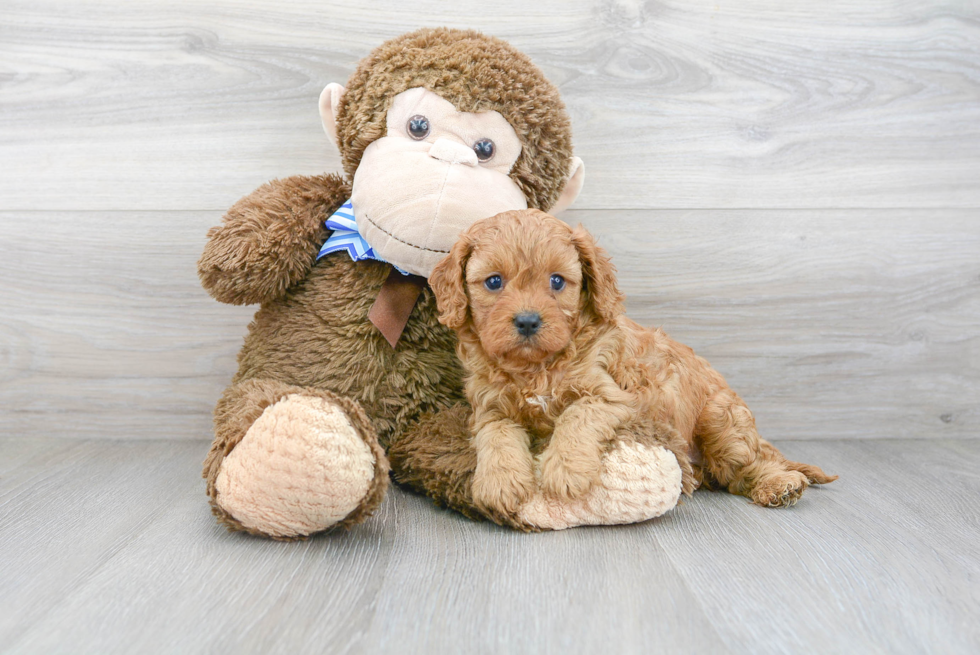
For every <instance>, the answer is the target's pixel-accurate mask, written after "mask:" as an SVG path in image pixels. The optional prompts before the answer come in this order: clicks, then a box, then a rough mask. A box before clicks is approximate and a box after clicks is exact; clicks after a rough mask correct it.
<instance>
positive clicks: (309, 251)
mask: <svg viewBox="0 0 980 655" xmlns="http://www.w3.org/2000/svg"><path fill="white" fill-rule="evenodd" d="M349 197H350V187H348V186H347V184H346V183H345V182H344V181H343V179H342V178H341V177H340V176H339V175H318V176H314V177H307V176H301V175H297V176H294V177H288V178H286V179H284V180H274V181H272V182H269V183H268V184H264V185H262V186H261V187H259V188H258V189H256V190H255V191H253V192H252V193H250V194H249V195H247V196H245V197H244V198H242V199H241V200H239V201H238V202H236V203H235V204H234V205H233V206H232V207H231V209H229V210H228V213H226V214H225V217H224V219H223V220H222V223H221V225H219V226H217V227H213V228H211V229H210V230H209V231H208V243H207V245H206V246H205V247H204V253H203V254H202V255H201V259H200V260H199V261H198V263H197V273H198V276H199V277H200V278H201V284H202V285H203V286H204V288H205V289H207V291H208V293H210V294H211V295H212V296H214V298H215V299H217V300H220V301H221V302H226V303H231V304H235V305H250V304H253V303H261V302H266V301H269V300H274V299H276V298H279V297H281V296H282V295H283V294H285V292H286V289H288V288H289V287H291V286H292V285H294V284H296V283H297V282H299V281H300V280H302V279H303V278H305V277H306V276H307V274H308V273H309V272H310V269H312V268H313V264H315V263H316V255H317V252H318V250H319V248H320V246H321V245H322V244H323V242H324V241H325V240H326V238H327V235H328V233H329V231H328V230H327V229H326V228H324V227H323V222H324V221H325V220H326V219H327V218H329V217H330V214H331V213H332V212H334V211H335V210H336V209H337V208H338V207H340V205H341V204H342V203H343V202H344V201H345V200H347V199H348V198H349Z"/></svg>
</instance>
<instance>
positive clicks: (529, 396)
mask: <svg viewBox="0 0 980 655" xmlns="http://www.w3.org/2000/svg"><path fill="white" fill-rule="evenodd" d="M580 395H581V394H576V393H575V392H574V391H573V390H571V389H569V388H567V387H565V386H559V385H555V386H553V387H550V388H549V386H537V387H531V388H527V387H526V388H521V389H517V390H515V393H514V397H513V405H514V406H515V407H516V409H517V415H516V416H514V417H513V418H514V419H515V420H516V421H517V422H518V423H520V424H521V425H522V426H523V427H524V428H525V429H526V430H527V431H528V432H529V433H530V434H531V436H532V437H534V440H535V441H538V440H547V439H548V438H549V437H550V436H551V433H552V431H554V429H555V421H557V420H558V417H559V416H561V414H562V412H564V411H565V409H566V408H567V407H568V405H569V404H571V403H573V402H575V400H576V399H578V398H579V397H580Z"/></svg>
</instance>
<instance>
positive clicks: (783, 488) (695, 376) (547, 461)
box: [429, 209, 837, 513]
mask: <svg viewBox="0 0 980 655" xmlns="http://www.w3.org/2000/svg"><path fill="white" fill-rule="evenodd" d="M429 283H430V285H431V286H432V289H433V291H434V292H435V295H436V299H437V301H438V305H439V311H440V314H441V316H440V320H441V321H442V322H443V323H444V324H445V325H447V326H448V327H450V328H452V329H454V330H456V332H457V333H458V336H459V355H460V358H461V359H462V362H463V365H464V366H465V368H466V370H467V373H468V377H467V381H466V395H467V398H468V399H469V402H470V404H471V405H472V407H473V418H472V425H471V429H472V435H473V436H472V443H473V446H474V448H475V450H476V456H477V465H476V471H475V473H474V475H473V482H472V493H473V498H474V501H475V502H476V503H477V504H478V505H479V506H481V507H482V508H484V509H486V510H488V511H504V512H508V513H513V512H514V511H515V510H516V509H517V508H518V507H519V506H520V505H521V503H523V502H524V501H525V500H527V499H528V498H529V497H530V495H531V493H532V492H533V491H534V489H535V485H536V484H538V481H537V479H536V476H535V454H539V471H538V473H539V475H540V485H541V488H542V490H543V491H544V492H545V493H547V494H550V495H553V496H556V497H561V498H564V499H568V500H574V499H576V498H580V497H581V496H583V495H585V494H586V493H587V492H588V491H589V489H590V488H591V487H592V485H593V484H595V483H596V482H597V481H598V480H599V472H600V464H601V457H602V454H603V450H604V449H605V448H607V447H609V445H610V444H611V443H613V442H614V441H615V440H616V439H617V435H621V434H627V433H630V432H633V433H634V434H638V433H639V432H641V431H642V432H643V433H645V434H648V435H649V434H651V433H652V432H656V433H657V434H658V435H663V434H664V432H665V431H664V429H663V426H665V425H666V426H669V427H668V430H667V433H668V436H667V437H666V438H665V437H663V436H660V437H659V438H660V439H661V440H665V441H666V442H667V443H665V444H664V445H665V446H666V447H668V448H669V449H670V450H672V451H673V452H674V454H675V455H676V456H677V458H678V463H679V464H680V465H681V468H682V470H683V471H684V478H685V483H684V489H685V491H687V492H690V491H692V490H693V489H694V488H695V487H696V486H697V485H699V484H702V483H706V484H709V485H712V486H723V487H727V488H728V490H729V491H730V492H732V493H735V494H742V495H744V496H748V497H749V498H751V499H752V500H753V501H755V502H756V503H758V504H760V505H765V506H767V507H781V506H788V505H793V504H794V503H796V501H797V500H798V499H799V498H800V495H801V494H802V493H803V491H804V489H806V487H807V485H808V484H823V483H827V482H831V481H833V480H835V479H837V478H836V476H830V475H827V474H825V473H824V472H823V471H822V470H820V469H819V468H818V467H816V466H810V465H807V464H800V463H798V462H792V461H789V460H787V459H786V458H784V457H783V456H782V454H780V452H779V451H778V450H776V448H775V447H773V446H772V445H771V444H770V443H768V442H767V441H765V440H763V439H762V438H761V437H760V436H759V434H758V432H756V429H755V419H754V418H753V417H752V412H750V411H749V408H748V407H746V405H745V403H744V402H742V399H741V398H739V397H738V395H737V394H736V393H735V392H734V391H732V390H731V388H729V386H728V385H727V384H726V383H725V380H724V379H723V378H722V376H721V375H719V374H718V373H717V372H716V371H715V370H714V369H712V368H711V366H709V365H708V362H707V361H705V360H704V359H702V358H700V357H698V356H697V355H695V354H694V352H693V351H692V350H691V349H690V348H688V347H687V346H684V345H682V344H679V343H677V342H675V341H672V340H671V339H670V338H669V337H668V336H667V335H666V334H665V333H664V332H663V331H662V330H659V329H649V330H648V329H645V328H642V327H640V326H639V325H637V324H636V323H634V322H633V321H632V320H630V319H629V318H627V317H626V315H625V314H624V311H623V305H622V300H623V295H622V294H621V293H620V291H619V289H618V287H617V285H616V277H615V271H614V269H613V266H612V264H611V262H610V261H609V258H608V256H607V255H606V253H605V251H604V250H602V249H601V248H599V247H597V246H596V243H595V240H594V239H593V237H592V236H591V235H590V234H589V233H588V232H586V231H585V230H584V229H583V228H581V227H579V228H577V229H574V230H573V229H572V228H570V227H569V226H568V225H566V224H565V223H563V222H561V221H559V220H558V219H556V218H554V217H552V216H549V215H548V214H545V213H544V212H541V211H538V210H533V209H528V210H522V211H510V212H504V213H502V214H498V215H497V216H494V217H492V218H488V219H486V220H483V221H480V222H478V223H476V224H474V225H473V226H472V227H470V228H469V229H468V230H467V231H466V232H464V233H463V234H462V236H461V237H460V239H459V241H457V242H456V244H455V245H454V246H453V248H452V250H451V251H450V253H449V255H448V256H447V257H446V258H445V259H444V260H443V261H442V262H440V263H439V264H438V265H437V266H436V268H435V270H434V271H433V272H432V275H431V276H430V278H429ZM670 435H673V436H670ZM692 459H693V460H695V461H697V462H698V463H697V464H696V465H695V466H692V464H691V460H692Z"/></svg>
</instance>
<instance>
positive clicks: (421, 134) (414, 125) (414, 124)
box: [406, 114, 429, 141]
mask: <svg viewBox="0 0 980 655" xmlns="http://www.w3.org/2000/svg"><path fill="white" fill-rule="evenodd" d="M406 128H407V129H408V136H410V137H412V138H413V139H415V140H416V141H421V140H422V139H424V138H425V137H427V136H429V119H428V118H426V117H425V116H422V115H421V114H416V115H415V116H412V117H411V118H409V119H408V125H407V126H406Z"/></svg>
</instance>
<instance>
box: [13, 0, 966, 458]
mask: <svg viewBox="0 0 980 655" xmlns="http://www.w3.org/2000/svg"><path fill="white" fill-rule="evenodd" d="M423 25H449V26H454V27H475V28H478V29H482V30H484V31H486V32H488V33H491V34H495V35H497V36H501V37H503V38H506V39H508V40H510V41H511V42H512V43H514V44H515V45H516V46H518V47H519V48H521V49H522V50H524V51H525V52H527V53H528V54H530V55H531V56H532V57H533V58H534V60H535V61H536V62H537V63H538V64H539V65H540V66H541V67H542V69H544V71H545V72H546V73H547V74H548V76H549V77H550V78H551V79H552V80H553V81H554V82H556V83H557V84H558V85H559V86H560V87H561V90H562V92H563V94H564V97H565V101H566V103H567V105H568V107H569V110H570V113H571V116H572V120H573V125H574V130H575V137H576V148H577V153H578V154H579V155H580V156H581V157H582V158H583V159H584V160H585V162H586V166H587V181H586V186H585V189H584V191H583V193H582V196H581V198H580V199H579V202H578V203H577V205H576V209H575V210H574V211H570V212H568V214H566V218H567V219H568V220H569V221H572V222H578V221H581V222H582V223H584V224H585V225H586V226H587V227H589V228H590V229H592V230H593V231H594V232H595V233H597V234H599V235H600V240H601V242H602V243H603V244H604V245H605V246H606V247H607V248H608V249H609V250H610V252H611V253H612V255H613V257H614V260H615V261H616V263H617V265H618V267H619V270H620V273H621V281H622V284H623V286H624V287H625V289H626V291H627V292H628V294H629V296H630V301H629V311H630V313H631V315H633V316H634V317H635V318H637V319H639V320H641V321H643V322H646V323H649V324H657V325H662V326H664V327H665V328H666V329H667V330H668V331H669V332H671V333H672V334H673V335H674V336H675V337H676V338H678V339H680V340H682V341H684V342H686V343H688V344H689V345H691V346H693V347H694V348H695V349H696V350H698V351H699V352H700V353H702V354H704V355H706V356H707V357H708V358H709V359H710V360H711V361H712V362H713V363H714V364H715V366H716V367H717V368H718V369H720V370H721V371H722V372H723V373H724V374H725V375H726V376H727V377H728V379H729V381H730V382H731V383H732V385H733V386H734V387H735V388H736V389H738V390H739V391H740V392H741V393H742V395H743V396H744V397H745V398H746V399H747V400H748V402H749V403H750V405H751V406H752V407H753V408H754V409H755V411H756V414H757V417H758V422H759V425H760V428H761V429H762V431H763V432H764V434H766V435H767V436H769V437H771V438H773V439H793V438H801V439H802V438H840V437H847V438H876V437H878V438H881V437H907V438H916V439H933V438H943V437H968V438H976V437H977V436H978V429H977V428H978V424H980V4H978V3H977V2H972V1H968V0H963V1H958V0H942V1H933V2H928V1H926V0H904V1H900V0H867V1H864V2H860V3H857V2H834V1H830V2H813V1H812V0H727V1H721V2H719V1H718V0H711V1H686V2H681V1H680V0H669V1H666V2H647V3H639V2H627V1H622V2H609V1H602V0H588V1H584V2H571V1H569V0H545V1H540V0H539V1H538V2H534V3H527V2H521V1H519V0H506V1H504V2H497V3H487V2H479V3H476V2H453V3H444V2H437V1H436V0H415V1H414V2H410V3H409V2H395V1H385V2H372V3H370V4H369V5H368V4H367V3H365V6H364V7H360V8H359V7H357V6H352V3H350V2H313V1H311V0H289V1H281V0H280V1H276V2H273V1H271V0H253V1H243V2H208V3H199V2H191V1H184V2H178V1H172V0H168V1H166V2H164V1H162V0H147V1H144V2H138V3H135V2H97V1H94V0H31V1H30V2H27V1H15V0H7V1H5V2H4V3H3V4H2V6H0V433H2V434H7V435H20V436H24V435H27V436H34V435H36V436H42V435H45V436H84V437H108V438H119V439H139V438H198V439H200V438H207V437H208V436H209V433H210V411H211V407H212V405H213V403H214V401H215V400H216V398H217V396H218V394H219V393H220V392H221V389H222V388H223V386H224V385H225V384H226V383H227V381H228V379H229V378H230V376H231V375H232V373H233V371H234V358H235V353H236V352H237V350H238V348H239V346H240V344H241V338H242V336H243V334H244V332H245V327H246V325H247V323H248V320H249V317H250V315H251V313H252V312H253V311H254V308H240V307H229V306H223V305H219V304H218V303H216V302H214V301H212V300H211V299H210V298H209V297H208V296H207V295H206V294H205V293H204V292H203V291H202V290H201V289H200V287H199V286H198V283H197V280H196V276H195V271H194V264H195V261H196V259H197V257H198V255H199V253H200V251H201V248H202V247H203V245H204V234H205V232H206V230H207V228H208V227H209V226H211V225H213V224H215V223H217V222H218V221H219V219H220V217H221V214H222V212H223V210H224V209H225V208H227V207H228V206H229V205H230V204H231V203H232V202H234V201H235V200H236V199H237V198H238V197H240V196H242V195H244V194H245V193H247V192H249V191H250V190H251V189H253V188H254V187H256V186H258V185H259V184H261V183H262V182H264V181H266V180H268V179H270V178H274V177H282V176H287V175H292V174H297V173H318V172H323V171H331V170H339V157H338V155H337V153H336V152H335V151H334V150H333V148H332V146H331V145H330V144H329V142H328V141H327V139H326V137H325V136H324V135H323V133H322V131H321V128H320V124H319V117H318V115H317V96H318V94H319V92H320V90H321V89H322V87H323V86H324V85H325V84H327V83H328V82H331V81H340V82H343V81H344V80H346V78H347V76H348V75H349V74H350V72H351V70H352V69H353V66H354V65H355V63H356V62H357V60H358V59H360V58H361V57H363V56H364V55H365V54H366V53H367V52H368V51H369V50H370V49H371V48H372V47H373V46H375V45H377V44H378V43H380V42H381V41H383V40H384V39H386V38H389V37H392V36H395V35H397V34H400V33H402V32H404V31H408V30H410V29H413V28H415V27H419V26H423Z"/></svg>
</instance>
